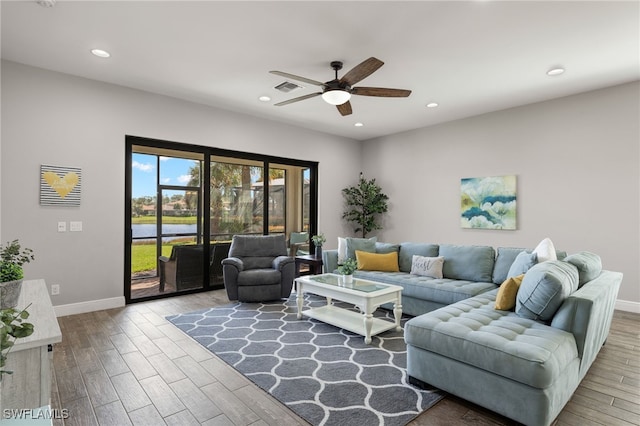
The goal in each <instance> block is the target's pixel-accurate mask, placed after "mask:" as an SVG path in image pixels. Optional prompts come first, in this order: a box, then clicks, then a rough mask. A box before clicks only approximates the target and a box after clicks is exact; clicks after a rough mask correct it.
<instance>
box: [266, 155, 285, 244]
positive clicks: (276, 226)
mask: <svg viewBox="0 0 640 426" xmlns="http://www.w3.org/2000/svg"><path fill="white" fill-rule="evenodd" d="M286 194H287V190H286V171H285V170H283V169H276V168H270V169H269V234H282V233H284V225H285V217H286V201H287V198H286Z"/></svg>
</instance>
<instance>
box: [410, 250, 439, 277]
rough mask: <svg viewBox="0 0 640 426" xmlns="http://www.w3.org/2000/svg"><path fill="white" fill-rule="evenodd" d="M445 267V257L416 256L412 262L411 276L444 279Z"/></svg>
mask: <svg viewBox="0 0 640 426" xmlns="http://www.w3.org/2000/svg"><path fill="white" fill-rule="evenodd" d="M443 265H444V257H443V256H439V257H425V256H418V255H416V254H414V255H413V259H412V261H411V274H413V275H422V276H424V277H431V278H442V266H443Z"/></svg>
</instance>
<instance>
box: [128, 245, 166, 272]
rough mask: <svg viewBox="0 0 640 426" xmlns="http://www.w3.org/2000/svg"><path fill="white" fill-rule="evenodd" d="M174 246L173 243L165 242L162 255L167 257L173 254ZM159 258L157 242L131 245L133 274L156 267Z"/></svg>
mask: <svg viewBox="0 0 640 426" xmlns="http://www.w3.org/2000/svg"><path fill="white" fill-rule="evenodd" d="M172 247H173V245H170V244H163V245H162V255H163V256H167V257H169V256H171V248H172ZM157 260H158V259H157V257H156V245H155V244H134V245H132V246H131V273H132V274H135V273H137V272H142V271H152V270H154V269H156V264H157Z"/></svg>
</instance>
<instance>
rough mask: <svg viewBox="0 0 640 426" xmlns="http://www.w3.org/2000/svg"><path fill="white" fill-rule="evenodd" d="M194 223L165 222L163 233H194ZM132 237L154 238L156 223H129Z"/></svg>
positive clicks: (195, 228) (195, 230)
mask: <svg viewBox="0 0 640 426" xmlns="http://www.w3.org/2000/svg"><path fill="white" fill-rule="evenodd" d="M196 232H197V227H196V224H195V223H193V224H167V225H162V233H163V234H195V233H196ZM131 235H132V236H133V238H155V236H156V225H155V224H154V223H136V224H132V225H131Z"/></svg>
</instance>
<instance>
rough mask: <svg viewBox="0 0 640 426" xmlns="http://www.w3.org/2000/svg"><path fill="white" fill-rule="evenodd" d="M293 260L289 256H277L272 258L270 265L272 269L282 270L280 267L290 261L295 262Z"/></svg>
mask: <svg viewBox="0 0 640 426" xmlns="http://www.w3.org/2000/svg"><path fill="white" fill-rule="evenodd" d="M295 262H296V260H295V259H294V258H293V257H291V256H278V257H276V258H275V259H273V262H271V266H272V267H273V269H277V270H279V271H282V268H284V267H285V266H287V265H288V264H290V263H295Z"/></svg>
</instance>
